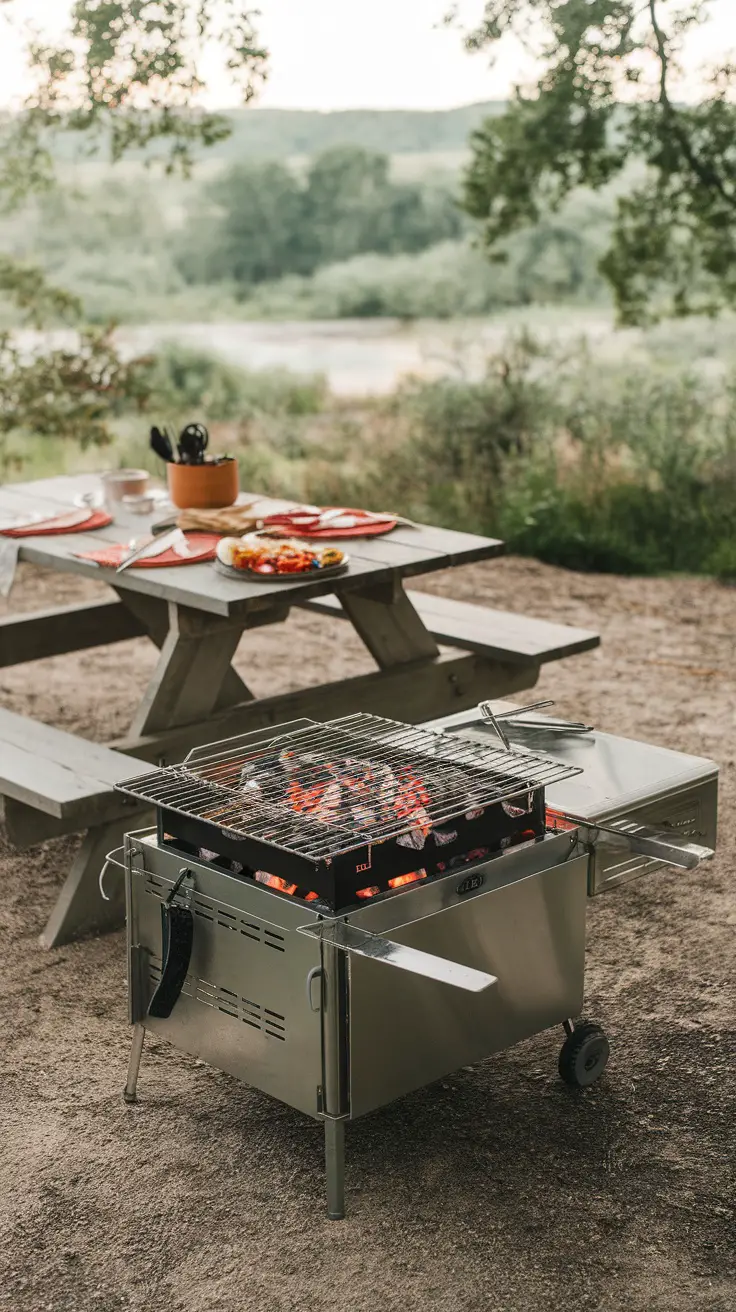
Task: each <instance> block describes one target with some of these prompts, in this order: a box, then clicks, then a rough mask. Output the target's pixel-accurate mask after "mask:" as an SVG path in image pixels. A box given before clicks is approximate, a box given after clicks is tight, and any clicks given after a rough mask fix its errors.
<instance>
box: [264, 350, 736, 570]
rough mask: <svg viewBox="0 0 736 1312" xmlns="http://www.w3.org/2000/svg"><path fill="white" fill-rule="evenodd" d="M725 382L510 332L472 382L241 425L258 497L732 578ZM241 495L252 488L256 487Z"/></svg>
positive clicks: (614, 563)
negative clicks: (306, 425)
mask: <svg viewBox="0 0 736 1312" xmlns="http://www.w3.org/2000/svg"><path fill="white" fill-rule="evenodd" d="M735 398H736V376H732V377H728V376H723V375H721V376H717V377H715V378H713V379H710V380H709V379H708V378H707V377H706V376H703V375H696V374H695V373H688V372H687V371H685V372H683V373H680V374H673V373H672V372H671V371H670V370H668V369H664V368H659V369H658V368H657V367H656V366H653V365H652V363H651V362H649V361H647V362H646V363H643V364H637V363H636V361H635V360H632V359H626V360H624V361H622V362H621V363H620V364H618V365H612V364H611V362H610V361H608V362H603V361H600V360H599V361H596V360H594V359H593V358H591V357H590V356H589V355H588V354H587V353H586V351H585V348H584V347H582V346H581V347H576V348H574V349H571V350H568V351H567V352H566V353H564V354H563V353H561V352H559V351H550V350H549V349H543V348H542V347H541V346H540V345H539V344H538V343H537V342H535V341H534V340H533V339H531V338H529V337H528V336H527V337H524V336H522V337H520V338H517V339H515V340H512V341H510V342H509V343H507V344H506V346H505V347H504V349H503V350H502V351H500V352H499V353H497V354H496V355H494V356H492V357H491V358H490V359H489V361H488V364H487V368H486V370H485V372H484V374H483V375H482V376H481V377H480V378H478V379H476V380H469V379H467V378H463V377H460V376H457V377H452V376H448V377H445V378H441V379H438V380H435V381H429V382H427V381H421V380H414V381H411V382H408V383H407V384H406V385H405V386H404V387H403V388H401V389H400V390H399V391H398V392H397V393H396V395H395V396H394V397H392V398H391V399H390V400H388V401H386V402H375V403H372V404H371V405H368V406H365V407H364V408H363V410H362V411H361V412H359V413H358V414H355V413H353V414H347V413H345V412H342V411H336V412H333V413H332V414H331V415H329V416H325V418H324V422H323V424H322V425H321V426H320V428H319V429H316V430H315V429H311V430H310V429H307V430H303V431H302V437H301V440H300V441H297V442H296V443H295V439H294V429H293V427H292V426H286V427H284V428H281V429H279V428H276V429H274V428H273V427H271V428H270V429H269V430H268V431H267V433H265V432H262V431H259V429H258V428H256V429H255V430H250V431H249V434H248V441H247V443H246V445H245V447H244V448H243V452H242V459H243V463H244V467H245V469H246V470H247V471H248V475H249V480H250V481H251V482H252V481H253V478H257V485H258V486H259V487H263V488H264V489H265V490H270V491H274V492H279V493H280V494H281V495H293V496H296V497H301V498H305V499H307V500H309V501H315V502H322V503H324V504H347V505H357V504H365V505H368V506H373V507H375V508H379V507H380V508H386V507H387V506H390V507H391V508H393V509H395V510H396V511H398V512H401V513H404V514H406V515H409V516H410V517H411V518H414V519H418V520H425V521H429V522H432V523H440V524H444V525H446V526H447V527H449V528H459V529H464V530H469V531H475V532H478V533H490V534H495V535H498V536H500V537H502V538H504V539H506V541H507V542H508V545H509V548H510V549H511V550H512V551H517V552H520V553H522V554H528V555H534V556H538V557H541V558H542V559H544V560H547V561H550V562H551V563H553V564H558V565H563V566H566V567H568V568H571V569H582V570H602V571H615V572H620V573H638V574H658V573H664V572H670V571H681V572H687V573H710V572H713V573H717V574H719V575H720V576H722V577H731V576H732V575H733V574H734V573H736V524H735V521H734V513H733V507H734V504H736V418H734V416H735V415H736V408H735V407H734V399H735ZM254 485H255V484H254Z"/></svg>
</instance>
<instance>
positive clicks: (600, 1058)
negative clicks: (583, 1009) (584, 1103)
mask: <svg viewBox="0 0 736 1312" xmlns="http://www.w3.org/2000/svg"><path fill="white" fill-rule="evenodd" d="M610 1052H611V1049H610V1046H609V1043H608V1039H607V1038H606V1035H605V1033H604V1031H603V1030H602V1029H601V1027H600V1025H596V1024H594V1023H593V1022H592V1021H588V1020H583V1021H580V1023H579V1024H578V1025H576V1026H575V1028H574V1030H573V1032H572V1034H568V1036H567V1038H566V1039H565V1042H564V1043H563V1045H562V1049H561V1051H560V1061H559V1072H560V1076H561V1077H562V1079H563V1080H564V1081H565V1084H569V1085H571V1086H572V1087H573V1088H574V1089H587V1088H588V1086H589V1085H590V1084H595V1081H596V1080H598V1079H600V1077H601V1075H602V1074H603V1072H604V1070H605V1069H606V1065H607V1063H608V1058H609V1056H610Z"/></svg>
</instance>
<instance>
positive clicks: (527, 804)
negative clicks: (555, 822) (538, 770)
mask: <svg viewBox="0 0 736 1312" xmlns="http://www.w3.org/2000/svg"><path fill="white" fill-rule="evenodd" d="M501 806H502V808H503V810H504V811H505V812H506V815H508V816H511V818H512V820H516V819H518V817H519V816H520V815H528V814H529V812H530V811H531V809H532V807H533V806H534V796H533V794H532V793H527V795H526V797H518V798H517V799H516V801H515V802H502V803H501Z"/></svg>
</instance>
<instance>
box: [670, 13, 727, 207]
mask: <svg viewBox="0 0 736 1312" xmlns="http://www.w3.org/2000/svg"><path fill="white" fill-rule="evenodd" d="M649 16H650V20H651V24H652V32H653V33H654V40H655V42H656V45H657V58H658V59H659V65H660V76H659V103H660V105H661V106H662V109H663V110H664V113H665V116H666V118H667V122H668V124H669V127H670V129H671V130H672V132H673V133H674V135H675V137H676V138H677V142H678V145H679V147H680V149H681V151H682V153H683V155H684V156H685V159H686V160H687V162H688V164H689V165H690V168H691V169H692V171H693V173H694V174H695V176H696V178H697V179H698V181H699V182H702V184H703V186H704V187H708V188H709V189H710V190H712V191H716V192H717V193H718V195H719V196H720V197H721V200H723V201H725V202H726V204H727V205H728V207H729V208H730V209H733V210H736V195H733V194H732V193H731V192H730V191H729V190H728V188H727V187H726V185H725V183H724V181H723V179H722V177H721V175H720V173H718V171H717V170H716V169H714V168H713V166H712V165H711V164H705V163H704V162H703V161H702V160H700V159H698V156H697V155H696V153H695V151H694V150H693V146H692V142H691V141H690V138H689V136H688V134H687V132H686V131H685V129H684V128H683V126H682V123H681V122H680V117H679V115H678V112H677V110H676V109H675V107H674V105H673V104H672V101H671V100H670V97H669V92H668V90H667V74H668V71H669V55H668V53H667V38H666V37H665V34H664V32H663V31H662V28H661V27H660V25H659V19H658V17H657V0H649Z"/></svg>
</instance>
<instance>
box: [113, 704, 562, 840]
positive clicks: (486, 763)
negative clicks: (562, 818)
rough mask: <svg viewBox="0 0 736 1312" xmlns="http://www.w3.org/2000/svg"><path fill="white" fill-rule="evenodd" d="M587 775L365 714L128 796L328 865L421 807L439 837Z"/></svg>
mask: <svg viewBox="0 0 736 1312" xmlns="http://www.w3.org/2000/svg"><path fill="white" fill-rule="evenodd" d="M580 773H581V771H580V770H579V769H576V768H574V767H570V766H564V765H561V764H560V763H559V762H558V761H553V760H550V759H548V758H546V757H543V756H539V755H537V754H536V753H533V752H528V751H525V750H524V749H523V748H514V749H513V750H512V751H510V752H508V751H506V750H505V749H504V748H502V747H499V748H493V747H491V748H489V747H487V746H485V745H480V744H476V743H469V742H467V741H465V740H459V739H458V738H457V737H454V736H453V737H451V736H450V735H446V734H442V733H437V732H434V731H432V730H430V729H425V728H422V727H421V726H413V725H406V724H401V723H399V722H398V721H395V720H387V719H383V718H381V717H379V716H374V715H362V714H359V715H350V716H346V717H345V718H344V719H340V720H332V721H329V722H327V723H325V724H317V723H313V724H310V725H309V726H308V727H307V728H303V729H300V730H298V731H296V732H291V733H286V734H281V735H279V734H276V735H275V736H274V737H273V738H270V739H268V740H266V741H263V740H261V741H260V742H259V743H258V745H257V746H253V745H252V744H250V745H247V746H245V747H243V746H242V744H241V745H240V746H239V747H238V748H237V749H234V748H233V746H232V745H231V746H230V748H229V749H228V748H227V745H226V744H223V750H221V751H215V752H213V753H212V754H211V755H206V754H204V755H203V752H202V749H199V750H197V751H196V752H193V753H192V754H191V755H190V756H189V757H188V758H187V760H186V761H185V762H184V763H183V764H181V765H174V766H167V767H166V768H164V769H162V770H160V771H159V772H158V773H152V774H151V773H149V774H146V775H142V776H141V777H139V778H136V779H131V780H128V781H126V782H125V783H122V784H120V785H118V787H119V788H120V790H121V791H122V792H125V793H127V794H129V795H130V796H132V797H136V798H139V799H141V800H143V801H146V802H149V803H153V804H154V805H156V806H160V807H163V808H165V809H166V810H168V811H173V812H178V813H179V814H181V815H183V816H190V817H195V818H197V819H201V820H207V821H209V822H210V823H211V824H214V825H217V826H218V827H219V828H220V829H222V830H223V831H224V832H225V833H227V834H228V835H229V836H231V837H233V838H236V839H239V838H251V839H257V840H260V841H261V842H264V843H269V844H271V845H272V846H275V847H277V848H282V849H283V850H285V851H288V852H293V853H296V854H298V855H299V856H302V857H305V858H307V859H308V860H311V861H326V860H330V859H331V858H333V857H337V856H340V855H342V854H344V853H346V852H350V851H352V850H354V849H355V848H358V847H364V846H365V845H366V844H373V843H380V842H384V841H385V840H387V839H389V838H394V837H396V836H398V835H401V834H404V833H406V832H407V831H411V829H412V828H413V827H415V825H416V818H415V816H414V812H413V811H412V809H411V808H412V805H413V803H412V800H411V799H415V801H416V799H417V798H419V799H420V801H419V802H417V803H416V804H417V805H421V808H422V811H423V813H424V816H426V818H427V819H428V820H429V821H431V824H432V826H433V827H434V826H436V825H438V824H442V823H443V822H446V821H448V820H452V819H454V818H456V817H458V816H460V815H463V814H466V813H467V812H469V811H471V812H472V811H475V810H479V809H481V808H484V807H486V806H489V805H491V804H494V803H499V802H504V801H505V802H509V801H512V799H514V798H522V797H524V795H525V794H527V793H529V792H531V790H532V789H535V788H540V787H544V786H546V785H549V784H553V783H557V782H559V781H560V780H561V779H566V778H569V777H570V776H572V775H574V774H580ZM333 781H338V783H339V786H338V787H335V785H334V782H333ZM348 781H350V782H348ZM356 781H358V782H357V784H356ZM330 787H331V794H330V796H329V798H328V795H327V790H328V789H330ZM325 799H327V800H325ZM297 808H299V809H297ZM315 809H316V810H319V812H320V815H319V816H318V815H316V814H315ZM320 817H321V818H320Z"/></svg>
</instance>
